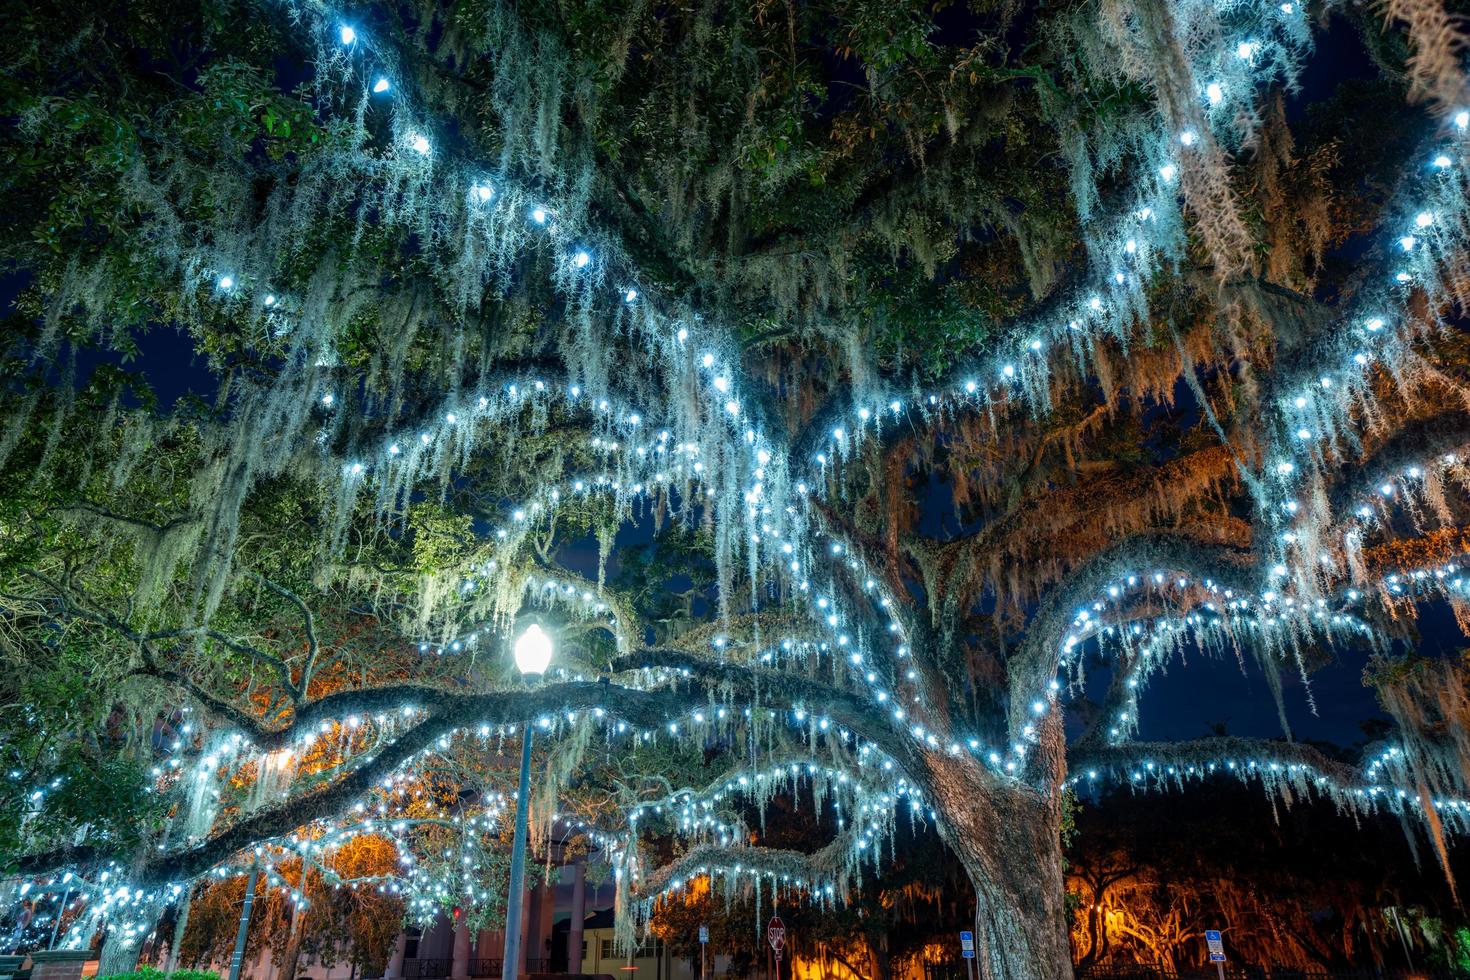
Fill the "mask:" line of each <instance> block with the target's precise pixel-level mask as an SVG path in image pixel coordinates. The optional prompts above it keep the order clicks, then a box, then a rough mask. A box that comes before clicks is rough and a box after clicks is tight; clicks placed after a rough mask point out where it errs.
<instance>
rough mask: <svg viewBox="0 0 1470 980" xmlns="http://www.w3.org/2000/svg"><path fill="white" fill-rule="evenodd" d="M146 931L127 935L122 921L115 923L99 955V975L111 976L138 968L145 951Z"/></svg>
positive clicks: (108, 932) (104, 940)
mask: <svg viewBox="0 0 1470 980" xmlns="http://www.w3.org/2000/svg"><path fill="white" fill-rule="evenodd" d="M147 938H148V934H147V933H146V932H142V933H134V934H133V935H132V936H127V935H126V934H125V932H124V930H123V925H122V923H121V922H115V923H113V926H112V928H111V929H109V930H108V931H107V936H106V938H105V939H103V941H102V952H101V954H100V955H99V956H98V961H97V976H99V977H111V976H116V975H117V974H120V973H132V972H133V971H134V970H136V969H137V968H138V957H139V955H140V954H142V952H143V941H144V940H145V939H147Z"/></svg>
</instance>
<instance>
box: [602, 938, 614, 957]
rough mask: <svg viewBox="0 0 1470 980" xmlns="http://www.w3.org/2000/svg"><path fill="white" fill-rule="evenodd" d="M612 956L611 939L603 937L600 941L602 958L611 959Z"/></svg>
mask: <svg viewBox="0 0 1470 980" xmlns="http://www.w3.org/2000/svg"><path fill="white" fill-rule="evenodd" d="M612 956H613V948H612V940H611V939H604V940H603V941H602V958H603V959H605V960H610V959H612Z"/></svg>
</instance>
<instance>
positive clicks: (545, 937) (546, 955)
mask: <svg viewBox="0 0 1470 980" xmlns="http://www.w3.org/2000/svg"><path fill="white" fill-rule="evenodd" d="M555 912H556V888H555V887H554V886H552V885H551V884H549V883H547V882H542V883H541V911H540V916H539V921H540V925H541V930H540V935H538V936H537V937H536V958H537V959H538V960H541V961H542V965H541V972H543V973H550V972H551V964H550V963H549V962H547V961H548V960H550V959H551V920H552V918H553V916H554V914H555Z"/></svg>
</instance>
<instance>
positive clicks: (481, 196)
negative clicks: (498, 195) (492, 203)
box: [475, 184, 495, 204]
mask: <svg viewBox="0 0 1470 980" xmlns="http://www.w3.org/2000/svg"><path fill="white" fill-rule="evenodd" d="M494 196H495V188H493V187H491V186H490V185H489V184H476V185H475V197H476V198H477V199H478V200H479V202H480V203H481V204H484V203H485V202H486V201H488V200H490V199H491V198H492V197H494Z"/></svg>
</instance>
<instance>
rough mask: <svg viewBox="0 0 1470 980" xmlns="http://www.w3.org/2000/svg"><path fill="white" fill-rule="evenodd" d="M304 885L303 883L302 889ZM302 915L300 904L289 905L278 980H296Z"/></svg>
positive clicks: (299, 963)
mask: <svg viewBox="0 0 1470 980" xmlns="http://www.w3.org/2000/svg"><path fill="white" fill-rule="evenodd" d="M302 877H303V878H304V877H305V876H304V875H303V876H302ZM305 884H306V883H305V881H303V882H302V887H303V888H304V887H305ZM304 914H305V912H304V911H303V909H302V906H301V903H300V902H293V903H291V934H290V935H289V936H288V937H287V939H286V953H285V955H284V956H282V957H281V973H280V980H296V974H297V972H298V971H299V969H300V967H301V939H302V936H301V917H302V916H303V915H304Z"/></svg>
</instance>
